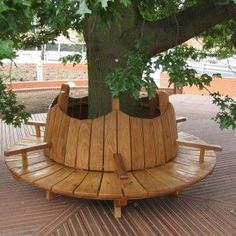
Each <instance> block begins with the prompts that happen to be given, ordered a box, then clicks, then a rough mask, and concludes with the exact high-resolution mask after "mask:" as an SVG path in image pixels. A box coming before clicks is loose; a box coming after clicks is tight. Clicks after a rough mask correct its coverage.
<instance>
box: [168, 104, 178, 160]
mask: <svg viewBox="0 0 236 236" xmlns="http://www.w3.org/2000/svg"><path fill="white" fill-rule="evenodd" d="M167 117H168V122H169V126H170V135H171V142H172V156H173V158H174V157H175V156H176V154H177V143H176V140H177V138H178V132H177V124H176V118H175V111H174V107H173V106H172V104H171V103H169V106H168V110H167Z"/></svg>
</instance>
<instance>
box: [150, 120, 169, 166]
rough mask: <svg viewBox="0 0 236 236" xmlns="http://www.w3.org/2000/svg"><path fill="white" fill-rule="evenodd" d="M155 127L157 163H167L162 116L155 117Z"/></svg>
mask: <svg viewBox="0 0 236 236" xmlns="http://www.w3.org/2000/svg"><path fill="white" fill-rule="evenodd" d="M153 127H154V141H155V148H156V149H155V150H156V165H157V166H159V165H162V164H164V163H165V155H166V151H165V144H164V134H163V132H164V131H163V128H162V124H161V119H160V118H155V119H153Z"/></svg>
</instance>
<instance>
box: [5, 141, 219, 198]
mask: <svg viewBox="0 0 236 236" xmlns="http://www.w3.org/2000/svg"><path fill="white" fill-rule="evenodd" d="M191 137H192V139H193V138H195V139H196V137H194V136H191ZM30 141H31V142H32V139H31V138H28V139H27V138H25V139H24V140H21V144H22V143H24V142H25V143H29V142H30ZM36 142H37V141H36ZM5 162H6V165H7V167H8V168H9V170H10V171H11V173H12V174H13V175H14V176H15V177H17V178H19V179H22V180H24V181H26V182H28V183H31V184H33V185H36V186H38V187H39V188H42V189H45V190H48V191H50V192H54V193H57V194H62V195H67V196H73V197H78V198H89V199H99V200H115V199H117V200H119V199H122V198H126V199H127V200H132V199H141V198H149V197H155V196H160V195H166V194H170V193H174V192H178V191H180V190H182V189H183V188H186V187H188V186H191V185H192V184H194V183H196V182H198V181H200V180H202V179H203V178H205V177H206V176H207V175H208V174H210V173H211V172H212V170H213V169H214V167H215V164H216V157H215V153H214V152H213V151H206V152H205V160H204V162H203V163H199V150H197V149H194V148H190V147H179V150H178V153H177V157H176V158H175V159H173V160H171V161H170V162H168V163H166V164H165V165H162V166H159V167H154V168H147V169H145V170H137V171H129V172H128V179H126V180H120V179H119V178H117V174H116V173H114V172H101V171H86V170H77V169H74V168H71V167H66V166H65V165H63V164H58V163H57V162H55V161H53V160H50V159H49V158H48V157H47V156H46V155H45V154H44V153H43V152H42V151H34V152H31V153H29V154H28V166H27V167H23V166H22V162H21V158H20V156H19V155H15V156H11V157H5Z"/></svg>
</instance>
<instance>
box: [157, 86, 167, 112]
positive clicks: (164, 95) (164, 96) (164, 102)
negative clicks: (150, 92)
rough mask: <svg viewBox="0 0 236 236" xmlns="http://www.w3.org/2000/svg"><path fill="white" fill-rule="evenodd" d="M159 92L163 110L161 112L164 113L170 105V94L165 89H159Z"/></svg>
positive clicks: (160, 104) (160, 106) (160, 105)
mask: <svg viewBox="0 0 236 236" xmlns="http://www.w3.org/2000/svg"><path fill="white" fill-rule="evenodd" d="M157 94H158V101H159V108H160V112H161V114H163V113H164V112H165V111H166V109H167V107H168V104H169V96H168V94H167V93H166V92H164V91H157Z"/></svg>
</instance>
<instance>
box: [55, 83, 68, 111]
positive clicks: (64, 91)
mask: <svg viewBox="0 0 236 236" xmlns="http://www.w3.org/2000/svg"><path fill="white" fill-rule="evenodd" d="M69 93H70V86H69V84H62V85H61V92H60V94H59V96H58V101H57V103H58V105H59V106H60V108H61V110H62V111H63V112H64V113H65V114H66V113H67V110H68V104H69Z"/></svg>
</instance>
